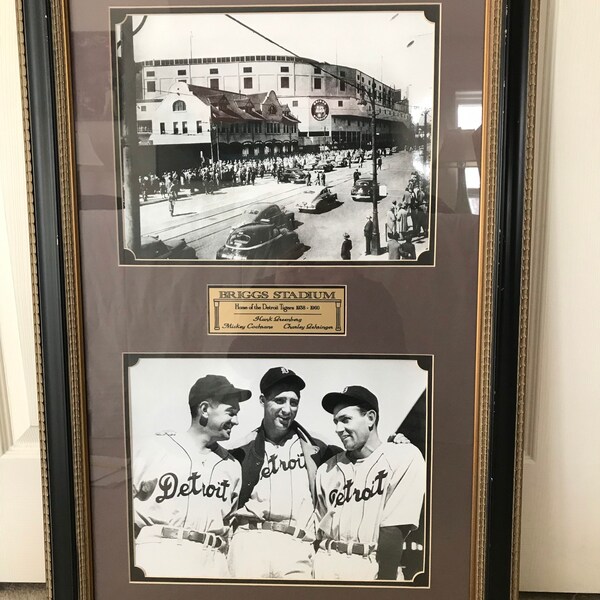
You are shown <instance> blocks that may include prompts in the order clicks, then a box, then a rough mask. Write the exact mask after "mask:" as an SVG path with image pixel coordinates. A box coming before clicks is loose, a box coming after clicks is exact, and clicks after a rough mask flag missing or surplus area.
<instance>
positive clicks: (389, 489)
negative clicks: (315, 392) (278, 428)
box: [314, 385, 427, 580]
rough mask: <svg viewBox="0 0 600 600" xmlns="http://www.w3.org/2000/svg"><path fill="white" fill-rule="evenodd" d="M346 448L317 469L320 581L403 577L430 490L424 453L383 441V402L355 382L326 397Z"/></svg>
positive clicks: (326, 405) (317, 573) (316, 565)
mask: <svg viewBox="0 0 600 600" xmlns="http://www.w3.org/2000/svg"><path fill="white" fill-rule="evenodd" d="M322 406H323V408H324V409H325V410H326V411H327V412H328V413H330V414H331V415H333V423H334V425H335V430H336V433H337V434H338V435H339V437H340V440H341V441H342V443H343V445H344V449H345V452H342V453H340V454H337V455H336V456H334V457H332V458H330V459H329V460H328V461H327V462H326V463H325V464H324V465H321V467H319V469H318V471H317V498H318V499H317V512H318V517H319V525H318V536H317V537H318V540H319V543H318V547H319V550H318V552H317V554H316V557H315V563H314V569H315V579H341V580H349V579H364V580H375V579H391V580H395V579H401V580H402V579H403V578H404V577H403V573H402V569H401V566H400V565H401V560H402V548H403V546H404V542H405V540H406V539H407V537H408V535H409V534H410V532H411V531H414V530H415V529H417V527H418V526H419V521H420V517H421V509H422V507H423V497H424V494H425V487H426V478H427V473H426V468H425V460H424V458H423V455H422V454H421V452H420V451H419V449H418V448H417V447H416V446H413V445H412V444H393V443H389V442H387V443H384V442H382V440H381V438H380V436H379V433H378V431H377V426H378V423H379V401H378V399H377V397H376V396H375V395H374V394H373V393H372V392H371V391H370V390H368V389H367V388H365V387H363V386H360V385H350V386H347V387H345V388H344V390H343V391H341V392H330V393H328V394H326V395H325V397H324V398H323V401H322Z"/></svg>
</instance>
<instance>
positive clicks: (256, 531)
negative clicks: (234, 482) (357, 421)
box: [229, 367, 340, 579]
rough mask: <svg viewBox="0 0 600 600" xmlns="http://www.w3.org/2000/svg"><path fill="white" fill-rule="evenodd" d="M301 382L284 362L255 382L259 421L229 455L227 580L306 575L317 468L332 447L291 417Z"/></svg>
mask: <svg viewBox="0 0 600 600" xmlns="http://www.w3.org/2000/svg"><path fill="white" fill-rule="evenodd" d="M304 387H305V383H304V381H303V380H302V379H301V378H300V377H299V376H298V375H296V373H294V372H293V371H291V370H289V369H286V368H285V367H274V368H272V369H269V370H268V371H267V372H266V373H265V374H264V376H263V378H262V379H261V381H260V391H261V396H260V402H261V404H262V406H263V410H264V416H263V421H262V423H261V425H260V427H258V429H256V430H255V431H253V432H251V434H250V435H249V436H248V438H246V439H245V440H244V441H243V443H242V445H241V446H240V447H238V448H237V449H235V450H233V451H232V454H233V455H234V456H235V457H236V458H237V459H238V460H239V461H240V463H241V465H242V490H241V493H240V502H239V506H240V508H239V509H238V511H237V512H236V516H235V532H234V534H233V538H232V540H231V545H230V550H229V568H230V571H231V574H232V575H233V576H234V577H243V578H253V579H256V578H290V579H310V578H312V576H313V564H312V558H313V555H314V548H313V542H314V540H315V512H314V506H315V501H316V497H315V477H316V472H317V467H318V466H319V465H321V464H323V462H325V461H326V460H327V459H328V458H330V457H331V456H333V455H334V454H335V453H337V452H339V451H340V449H339V448H336V447H329V446H327V445H326V444H324V443H323V442H321V441H320V440H317V439H315V438H313V437H311V436H310V434H309V433H308V432H307V431H306V430H305V429H304V428H303V427H302V426H301V425H300V424H299V423H297V422H296V420H295V419H296V414H297V413H298V407H299V403H300V393H301V391H302V390H303V389H304Z"/></svg>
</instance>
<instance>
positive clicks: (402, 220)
mask: <svg viewBox="0 0 600 600" xmlns="http://www.w3.org/2000/svg"><path fill="white" fill-rule="evenodd" d="M396 227H397V231H398V233H400V235H401V236H402V238H403V239H404V234H405V233H406V232H407V231H408V208H407V204H406V203H405V202H402V203H401V204H400V208H399V209H398V215H397V218H396Z"/></svg>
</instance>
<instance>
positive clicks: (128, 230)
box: [119, 16, 141, 254]
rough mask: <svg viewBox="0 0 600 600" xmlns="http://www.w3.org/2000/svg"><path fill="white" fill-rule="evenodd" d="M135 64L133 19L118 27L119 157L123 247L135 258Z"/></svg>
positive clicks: (137, 197) (138, 234)
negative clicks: (119, 29) (119, 31)
mask: <svg viewBox="0 0 600 600" xmlns="http://www.w3.org/2000/svg"><path fill="white" fill-rule="evenodd" d="M135 74H136V68H135V60H134V58H133V24H132V17H131V16H128V17H126V18H125V21H123V23H122V25H121V58H120V69H119V83H120V89H121V107H120V108H121V124H120V125H121V156H122V161H123V162H122V164H123V173H122V175H121V176H122V177H123V211H124V216H125V218H124V225H125V245H126V247H127V248H129V250H131V251H132V252H133V253H134V254H137V252H138V251H139V249H140V246H141V230H140V195H139V180H138V172H137V168H136V165H137V160H136V159H137V150H138V136H137V116H136V98H135Z"/></svg>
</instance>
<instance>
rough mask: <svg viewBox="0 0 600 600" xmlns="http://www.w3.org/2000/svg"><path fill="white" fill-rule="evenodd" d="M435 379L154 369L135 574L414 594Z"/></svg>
mask: <svg viewBox="0 0 600 600" xmlns="http://www.w3.org/2000/svg"><path fill="white" fill-rule="evenodd" d="M217 373H218V375H211V374H217ZM431 376H432V369H431V363H429V366H428V367H426V368H421V366H419V363H418V360H417V359H415V358H403V357H397V356H394V357H374V358H371V357H368V358H357V357H339V356H332V357H325V358H323V357H319V358H311V357H310V356H308V357H302V358H298V357H297V356H294V357H285V356H269V357H262V356H261V357H247V356H244V357H236V356H228V357H221V356H214V355H194V356H185V357H162V356H153V355H145V356H142V357H139V358H138V360H137V362H136V363H135V364H134V365H133V366H131V367H129V368H128V371H127V387H126V389H127V398H126V401H127V403H128V415H129V428H128V433H129V445H130V448H129V452H130V456H131V457H132V459H131V469H130V472H131V479H132V481H131V483H132V490H133V493H132V503H131V504H132V512H133V515H132V524H133V527H132V547H133V563H132V564H133V565H134V566H135V567H138V568H139V569H141V570H142V571H143V574H144V576H145V577H146V578H147V577H152V578H167V577H168V578H170V579H173V578H175V579H182V580H199V581H201V580H203V579H222V580H238V581H252V580H260V581H266V580H272V581H274V582H275V581H279V582H285V581H289V582H292V581H298V582H306V583H318V582H319V581H323V582H327V581H329V582H331V581H340V582H345V583H349V582H365V581H370V580H386V581H393V582H394V584H395V585H410V584H411V582H412V581H413V580H414V578H415V577H416V575H418V574H419V573H425V572H427V573H428V547H427V541H426V539H425V538H426V537H427V532H428V530H429V523H428V522H427V518H424V516H425V513H423V505H424V504H423V497H424V493H425V490H426V480H427V471H428V470H427V465H426V461H425V459H424V456H427V446H428V439H429V432H428V431H427V414H428V411H429V405H430V394H429V390H430V389H431ZM230 382H233V383H230ZM349 382H350V383H352V382H354V383H356V384H357V385H347V384H348V383H349ZM234 384H235V385H234ZM358 384H360V385H358ZM190 387H191V389H190ZM186 389H187V393H188V403H187V406H185V407H183V406H182V403H181V402H180V400H178V398H180V397H181V395H182V394H185V393H186V392H185V390H186ZM336 389H338V390H340V389H341V390H343V391H342V392H332V391H331V390H336ZM192 390H194V393H192ZM353 390H354V392H356V390H359V392H358V395H359V396H360V398H359V399H357V398H353V397H351V396H352V392H353ZM349 391H350V394H349ZM361 393H362V396H361ZM332 394H333V396H332ZM335 394H338V396H335ZM355 395H356V394H355ZM334 397H335V400H336V402H335V403H334V404H332V403H333V400H332V398H334ZM326 398H327V401H326V400H325V399H326ZM373 399H374V400H373ZM359 400H360V401H359ZM183 408H186V409H187V414H185V411H183ZM190 416H191V419H192V423H191V425H190V424H189V420H190ZM407 424H410V426H409V427H407ZM186 427H187V428H186ZM180 431H183V433H173V432H180ZM157 432H158V433H159V434H158V435H157V434H156V433H157ZM148 438H150V441H151V443H150V444H148V443H147V440H148ZM387 440H390V441H387ZM417 441H418V446H419V448H418V449H417V447H416V446H415V445H413V444H412V443H410V442H413V443H417ZM207 457H208V458H207ZM210 486H212V487H210ZM209 494H210V496H209ZM420 519H421V520H420ZM417 527H418V530H417V531H414V530H415V529H416V528H417ZM411 540H412V543H411ZM416 542H418V543H416ZM407 543H408V546H407ZM190 547H191V549H190ZM407 547H408V548H409V551H408V552H407V551H405V552H403V548H407ZM411 549H412V554H411V551H410V550H411ZM411 555H412V559H411V560H409V558H408V557H409V556H411ZM407 563H410V565H411V566H410V567H409V568H407V567H406V565H407ZM413 565H414V566H413Z"/></svg>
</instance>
